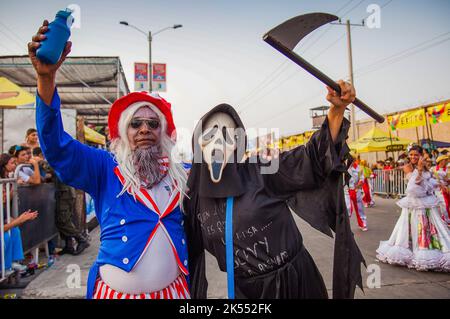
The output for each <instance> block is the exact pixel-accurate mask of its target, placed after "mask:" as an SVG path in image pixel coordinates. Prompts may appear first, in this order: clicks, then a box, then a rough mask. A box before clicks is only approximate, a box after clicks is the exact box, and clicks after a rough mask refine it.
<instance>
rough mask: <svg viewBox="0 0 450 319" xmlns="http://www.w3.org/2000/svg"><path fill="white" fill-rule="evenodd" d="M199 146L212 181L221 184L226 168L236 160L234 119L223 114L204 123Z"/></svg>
mask: <svg viewBox="0 0 450 319" xmlns="http://www.w3.org/2000/svg"><path fill="white" fill-rule="evenodd" d="M198 144H199V145H200V147H201V150H202V153H203V159H204V161H205V162H206V164H207V165H208V170H209V173H210V177H211V180H212V181H213V182H214V183H219V182H220V180H221V178H222V173H223V170H224V168H225V166H226V165H227V164H228V163H230V162H231V161H233V160H235V159H234V158H233V154H234V151H235V150H236V147H237V143H236V124H235V122H234V120H233V118H232V117H231V116H230V115H228V114H226V113H223V112H218V113H215V114H213V115H211V117H209V118H208V120H207V121H206V122H205V123H203V127H202V134H201V135H200V137H199V139H198Z"/></svg>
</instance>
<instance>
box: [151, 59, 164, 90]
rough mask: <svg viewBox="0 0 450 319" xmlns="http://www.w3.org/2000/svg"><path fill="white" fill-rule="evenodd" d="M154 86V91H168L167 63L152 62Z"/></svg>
mask: <svg viewBox="0 0 450 319" xmlns="http://www.w3.org/2000/svg"><path fill="white" fill-rule="evenodd" d="M152 66H153V70H152V79H153V82H152V87H153V91H154V92H166V90H167V67H166V64H165V63H152Z"/></svg>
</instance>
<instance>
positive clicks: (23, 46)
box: [0, 29, 26, 50]
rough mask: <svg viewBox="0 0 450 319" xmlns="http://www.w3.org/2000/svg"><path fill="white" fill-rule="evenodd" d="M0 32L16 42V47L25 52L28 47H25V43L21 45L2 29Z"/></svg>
mask: <svg viewBox="0 0 450 319" xmlns="http://www.w3.org/2000/svg"><path fill="white" fill-rule="evenodd" d="M0 32H1V33H3V34H4V35H5V36H6V37H7V38H8V39H9V40H11V41H12V42H14V44H15V45H17V46H18V47H19V48H21V50H24V48H25V47H26V45H24V44H23V43H19V42H18V41H17V40H16V39H14V38H12V37H11V36H10V35H9V34H7V33H6V32H5V31H4V30H2V29H0Z"/></svg>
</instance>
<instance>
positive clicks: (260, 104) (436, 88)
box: [0, 0, 450, 134]
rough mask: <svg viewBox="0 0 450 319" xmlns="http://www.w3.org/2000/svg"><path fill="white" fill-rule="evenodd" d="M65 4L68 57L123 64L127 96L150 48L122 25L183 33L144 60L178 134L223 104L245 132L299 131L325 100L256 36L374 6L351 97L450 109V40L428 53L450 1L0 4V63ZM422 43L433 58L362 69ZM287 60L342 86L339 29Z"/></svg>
mask: <svg viewBox="0 0 450 319" xmlns="http://www.w3.org/2000/svg"><path fill="white" fill-rule="evenodd" d="M71 3H75V4H78V5H79V6H80V7H81V29H76V30H73V34H72V37H71V41H72V42H73V51H72V53H71V54H72V55H73V56H82V55H89V56H91V55H106V56H120V58H121V61H122V64H123V66H124V69H125V72H126V75H127V79H128V84H129V86H130V88H133V82H132V80H133V73H132V72H133V63H134V62H135V61H143V62H145V61H147V59H148V57H147V56H148V45H147V41H146V38H145V36H144V35H142V34H141V33H138V32H137V31H135V30H133V29H131V28H127V27H124V26H122V25H119V21H121V20H126V21H128V22H129V23H132V24H134V25H136V26H138V27H139V28H141V29H144V30H152V31H156V30H159V29H161V28H163V27H166V26H170V25H173V24H183V28H180V29H176V30H168V31H165V32H163V33H161V34H158V35H156V36H155V38H154V41H153V47H152V49H153V61H154V62H164V63H167V68H168V75H167V76H168V83H167V86H168V91H167V92H166V93H162V94H161V95H163V96H164V97H165V98H167V99H168V100H169V101H171V102H172V105H173V109H174V116H175V121H176V124H177V126H178V127H184V128H187V129H192V127H193V126H194V124H195V123H196V121H198V119H199V118H200V117H201V115H203V114H204V113H205V112H207V111H208V110H209V109H211V108H212V107H214V106H215V105H217V104H220V103H224V102H225V103H228V104H231V105H233V106H234V107H235V108H236V109H238V110H241V111H242V113H241V116H242V118H243V121H244V124H245V125H246V126H247V127H268V128H272V127H275V128H279V129H280V132H281V134H290V133H295V132H302V131H304V130H308V129H309V128H310V127H311V120H310V118H309V112H308V109H309V108H310V107H315V106H319V105H323V104H326V100H325V95H326V94H325V92H326V89H325V87H324V85H323V84H321V83H320V82H319V81H318V80H316V79H315V78H313V77H312V76H310V75H309V74H307V73H305V72H304V71H303V70H302V69H300V68H299V67H297V66H296V65H294V64H293V63H291V62H289V61H287V60H286V58H284V57H283V56H282V55H281V54H279V53H278V52H277V51H275V50H274V49H272V48H271V47H270V46H269V45H267V44H266V43H265V42H264V41H262V35H263V34H264V33H265V32H267V31H268V30H270V29H271V28H272V27H274V26H276V25H278V24H279V23H281V22H283V21H285V20H286V19H288V18H291V17H293V16H296V15H299V14H304V13H309V12H328V13H336V12H338V14H337V15H338V16H340V17H342V18H343V20H345V19H350V20H351V21H352V22H354V23H360V22H361V20H362V19H363V18H365V17H366V16H368V15H369V13H367V12H366V9H367V7H368V5H369V4H378V5H379V6H380V7H382V9H381V28H379V29H369V28H367V27H354V28H352V41H353V63H354V70H355V86H356V89H357V92H358V97H360V98H361V99H362V100H363V101H365V102H366V103H367V104H369V105H370V106H371V107H373V108H374V109H376V110H377V111H379V112H381V113H383V112H388V111H395V110H400V109H404V108H408V107H413V106H418V105H421V104H425V103H432V102H435V101H438V100H443V99H449V98H450V85H449V80H448V77H449V74H450V59H449V58H448V57H449V52H450V41H446V42H442V43H440V44H439V45H437V43H438V42H439V41H444V40H448V39H449V38H450V33H447V34H445V33H446V32H450V20H449V19H448V16H449V13H450V1H448V0H431V1H418V0H413V1H411V0H392V1H390V0H379V1H378V0H363V1H361V0H353V1H351V0H335V1H331V0H317V1H312V0H297V1H288V0H279V1H261V0H260V1H254V0H248V1H245V0H241V1H235V0H228V1H213V0H210V1H171V0H165V1H134V0H128V1H84V0H83V1H73V2H68V1H56V0H55V1H28V0H22V1H17V2H16V1H8V2H6V1H2V2H0V22H1V23H0V55H4V54H24V53H25V48H26V42H27V41H28V40H29V39H30V38H31V36H32V35H33V34H34V33H35V32H36V29H37V28H38V27H39V25H40V23H41V22H42V20H43V19H45V18H47V19H49V20H52V19H53V17H54V15H55V13H56V12H57V11H58V10H59V9H62V8H65V7H66V6H67V5H69V4H71ZM383 6H384V7H383ZM338 10H339V11H338ZM5 25H6V27H5ZM440 35H441V37H438V36H440ZM433 38H434V39H435V40H434V41H430V42H426V41H428V40H432V39H433ZM424 42H426V43H425V44H424V45H430V46H431V47H430V48H428V49H426V50H423V51H421V52H415V51H414V50H413V51H406V52H405V53H409V52H411V54H410V55H409V56H406V57H405V58H399V59H398V60H397V61H394V62H395V63H392V61H390V60H387V61H386V62H387V63H380V64H377V65H375V67H369V68H367V66H370V65H371V64H373V63H374V62H377V61H380V60H383V59H385V58H388V57H390V56H393V55H394V54H396V53H399V52H402V51H404V50H406V49H408V48H414V47H416V45H418V44H421V43H424ZM22 43H23V45H22ZM416 48H417V49H421V48H422V47H416ZM296 52H298V53H300V54H302V55H303V56H304V57H305V58H306V59H307V60H310V61H313V62H312V63H313V64H314V65H316V66H317V67H318V68H319V69H321V70H322V71H324V72H325V73H327V74H328V75H330V76H331V77H332V78H335V79H339V78H346V77H348V61H347V43H346V37H345V27H344V26H337V25H335V26H332V27H330V28H328V27H327V26H324V27H322V28H321V29H319V30H316V31H315V32H314V33H313V34H312V35H311V36H310V37H309V38H307V39H304V40H303V41H302V42H301V43H300V45H299V46H298V47H297V48H296ZM379 66H382V67H381V68H380V67H379ZM363 71H364V72H365V73H364V72H363ZM358 72H359V73H358ZM255 89H256V90H255ZM357 115H358V118H363V117H365V115H364V114H363V113H361V112H358V113H357Z"/></svg>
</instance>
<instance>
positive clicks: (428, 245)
mask: <svg viewBox="0 0 450 319" xmlns="http://www.w3.org/2000/svg"><path fill="white" fill-rule="evenodd" d="M397 205H399V206H400V207H401V208H402V213H401V215H400V218H399V220H398V221H397V224H396V225H395V228H394V231H393V232H392V234H391V237H390V238H389V240H387V241H381V242H380V246H379V247H378V249H377V258H378V260H380V261H381V262H385V263H389V264H394V265H401V266H406V267H409V268H414V269H417V270H421V271H427V270H434V271H445V272H450V230H449V229H448V227H447V225H446V223H445V222H444V221H443V220H442V218H441V216H442V214H441V205H440V203H439V201H438V199H437V198H436V197H435V196H426V197H423V198H411V197H405V198H403V199H401V200H400V201H399V202H397Z"/></svg>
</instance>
